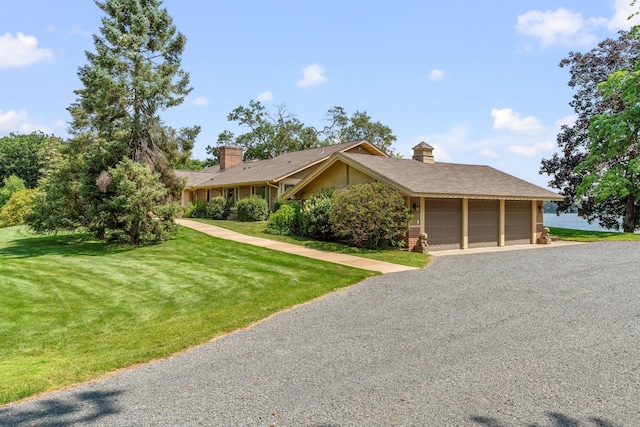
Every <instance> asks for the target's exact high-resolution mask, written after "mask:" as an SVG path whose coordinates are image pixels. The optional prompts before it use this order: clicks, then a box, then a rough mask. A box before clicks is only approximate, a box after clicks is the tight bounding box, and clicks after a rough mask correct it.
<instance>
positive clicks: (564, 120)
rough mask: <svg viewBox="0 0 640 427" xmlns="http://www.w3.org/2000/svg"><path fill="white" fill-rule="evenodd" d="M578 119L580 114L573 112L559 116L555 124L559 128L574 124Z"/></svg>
mask: <svg viewBox="0 0 640 427" xmlns="http://www.w3.org/2000/svg"><path fill="white" fill-rule="evenodd" d="M577 119H578V116H576V115H575V114H571V115H568V116H564V117H561V118H559V119H558V120H556V121H555V122H554V123H553V124H554V125H555V126H556V128H557V129H558V130H559V129H560V128H561V127H562V126H563V125H567V126H573V125H574V124H575V123H576V120H577Z"/></svg>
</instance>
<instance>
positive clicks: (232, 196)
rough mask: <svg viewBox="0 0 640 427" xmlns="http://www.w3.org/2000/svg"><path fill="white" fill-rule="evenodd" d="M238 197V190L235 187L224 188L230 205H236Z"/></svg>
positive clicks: (225, 196)
mask: <svg viewBox="0 0 640 427" xmlns="http://www.w3.org/2000/svg"><path fill="white" fill-rule="evenodd" d="M237 197H238V192H237V191H236V189H235V188H225V189H224V198H225V199H227V203H228V204H229V206H235V205H236V200H237Z"/></svg>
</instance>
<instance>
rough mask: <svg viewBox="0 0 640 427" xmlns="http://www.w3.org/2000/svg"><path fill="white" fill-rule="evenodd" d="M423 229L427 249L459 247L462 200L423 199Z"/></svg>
mask: <svg viewBox="0 0 640 427" xmlns="http://www.w3.org/2000/svg"><path fill="white" fill-rule="evenodd" d="M425 229H426V232H427V235H428V242H429V250H435V251H437V250H444V249H460V242H461V240H462V200H461V199H425Z"/></svg>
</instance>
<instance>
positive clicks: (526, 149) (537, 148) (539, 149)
mask: <svg viewBox="0 0 640 427" xmlns="http://www.w3.org/2000/svg"><path fill="white" fill-rule="evenodd" d="M554 147H555V145H553V142H551V141H544V142H534V143H533V144H531V145H511V146H509V147H507V150H508V151H510V152H511V153H513V154H517V155H519V156H525V157H535V156H537V155H538V154H539V153H543V152H545V151H550V150H552V149H553V148H554Z"/></svg>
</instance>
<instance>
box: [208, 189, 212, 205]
mask: <svg viewBox="0 0 640 427" xmlns="http://www.w3.org/2000/svg"><path fill="white" fill-rule="evenodd" d="M210 200H211V190H207V203H208V202H209V201H210Z"/></svg>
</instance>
